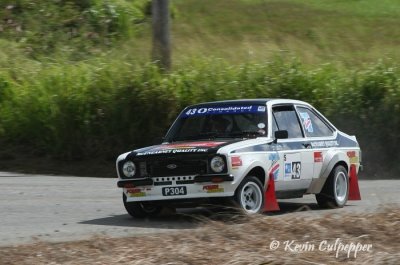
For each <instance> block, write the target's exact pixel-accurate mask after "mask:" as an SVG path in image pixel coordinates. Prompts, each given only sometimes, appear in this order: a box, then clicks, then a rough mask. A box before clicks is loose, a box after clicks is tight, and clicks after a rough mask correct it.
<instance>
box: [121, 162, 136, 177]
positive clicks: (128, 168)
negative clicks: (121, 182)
mask: <svg viewBox="0 0 400 265" xmlns="http://www.w3.org/2000/svg"><path fill="white" fill-rule="evenodd" d="M122 172H123V173H124V175H125V177H128V178H131V177H133V176H135V174H136V166H135V163H133V162H132V161H127V162H125V163H124V165H123V166H122Z"/></svg>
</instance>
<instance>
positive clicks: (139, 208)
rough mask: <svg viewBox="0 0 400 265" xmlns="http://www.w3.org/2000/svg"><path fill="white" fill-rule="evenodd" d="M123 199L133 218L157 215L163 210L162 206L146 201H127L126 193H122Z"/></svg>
mask: <svg viewBox="0 0 400 265" xmlns="http://www.w3.org/2000/svg"><path fill="white" fill-rule="evenodd" d="M122 200H123V202H124V206H125V209H126V211H127V212H128V213H129V215H130V216H132V217H133V218H145V217H147V216H150V217H156V216H157V215H159V213H160V212H161V210H162V207H161V206H158V205H154V204H151V203H146V202H127V201H126V195H125V194H124V193H123V194H122Z"/></svg>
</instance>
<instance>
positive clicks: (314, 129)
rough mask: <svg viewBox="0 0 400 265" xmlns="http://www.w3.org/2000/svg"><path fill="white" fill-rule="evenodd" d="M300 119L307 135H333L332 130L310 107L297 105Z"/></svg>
mask: <svg viewBox="0 0 400 265" xmlns="http://www.w3.org/2000/svg"><path fill="white" fill-rule="evenodd" d="M297 111H298V112H299V116H300V120H301V123H302V125H303V128H304V132H305V134H306V136H307V137H327V136H332V135H333V130H332V129H331V128H330V127H329V126H328V125H327V124H326V123H325V122H324V121H323V120H322V119H321V118H320V117H319V116H317V114H315V113H314V112H313V111H312V110H311V109H308V108H304V107H298V108H297Z"/></svg>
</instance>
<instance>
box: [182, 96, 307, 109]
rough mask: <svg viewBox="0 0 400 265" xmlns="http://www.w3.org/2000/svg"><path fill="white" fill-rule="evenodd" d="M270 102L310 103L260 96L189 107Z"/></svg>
mask: <svg viewBox="0 0 400 265" xmlns="http://www.w3.org/2000/svg"><path fill="white" fill-rule="evenodd" d="M268 102H270V103H272V104H274V103H276V104H285V103H291V104H303V105H309V104H308V103H306V102H304V101H300V100H293V99H278V98H258V99H234V100H221V101H211V102H203V103H198V104H195V105H191V106H189V107H202V106H216V105H218V106H221V105H232V104H235V105H266V104H267V103H268Z"/></svg>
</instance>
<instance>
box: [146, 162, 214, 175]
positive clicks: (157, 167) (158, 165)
mask: <svg viewBox="0 0 400 265" xmlns="http://www.w3.org/2000/svg"><path fill="white" fill-rule="evenodd" d="M147 169H148V172H149V173H150V175H151V176H152V177H168V176H188V175H198V174H205V173H207V160H205V159H204V160H200V159H190V160H189V159H179V160H177V159H159V160H156V161H151V162H150V161H149V162H148V164H147Z"/></svg>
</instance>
